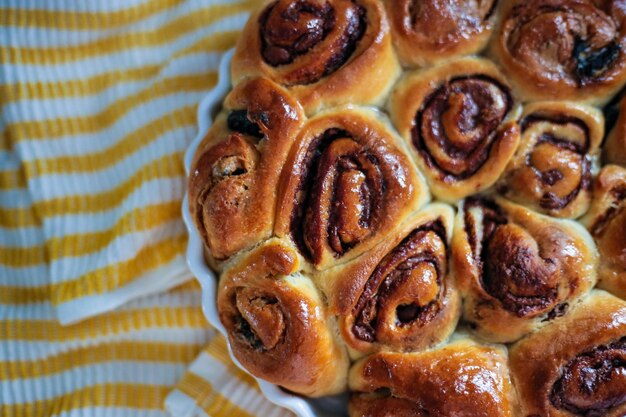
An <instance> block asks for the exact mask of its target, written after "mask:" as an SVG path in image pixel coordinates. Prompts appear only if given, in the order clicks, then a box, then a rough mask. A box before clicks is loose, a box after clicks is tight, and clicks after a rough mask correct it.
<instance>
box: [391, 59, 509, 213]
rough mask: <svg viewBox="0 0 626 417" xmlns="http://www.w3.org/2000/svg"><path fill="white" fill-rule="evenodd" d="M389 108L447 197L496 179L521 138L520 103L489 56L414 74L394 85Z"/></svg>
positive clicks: (437, 191) (481, 187) (483, 186)
mask: <svg viewBox="0 0 626 417" xmlns="http://www.w3.org/2000/svg"><path fill="white" fill-rule="evenodd" d="M389 109H390V113H391V118H392V120H393V122H394V124H395V126H396V127H397V128H398V130H399V132H400V134H401V135H402V137H403V138H404V139H405V140H406V141H407V142H409V143H411V144H412V147H413V149H414V150H415V151H416V154H417V162H418V164H419V166H420V168H421V170H422V172H423V173H424V174H425V176H426V178H427V180H428V182H429V184H430V187H431V189H432V192H433V194H434V195H435V196H436V197H437V198H439V199H440V200H443V201H449V202H451V201H456V200H458V199H461V198H463V197H466V196H468V195H470V194H472V193H476V192H479V191H481V190H484V189H486V188H488V187H490V186H491V185H493V183H495V182H496V180H497V179H498V177H499V176H500V174H501V173H502V171H504V168H505V167H506V165H507V163H508V162H509V160H510V159H511V157H512V156H513V153H514V152H515V149H516V148H517V146H518V143H519V138H520V129H519V126H518V124H517V122H516V119H517V117H518V116H519V114H520V111H521V108H520V106H519V104H517V103H516V102H515V100H514V98H513V96H512V95H511V91H510V89H509V87H508V85H507V82H506V80H505V78H504V77H503V76H502V74H501V73H500V72H499V71H498V69H497V68H496V67H495V65H493V64H492V63H491V62H489V61H487V60H484V59H479V58H466V59H461V60H457V61H454V62H450V63H448V64H445V65H442V66H439V67H434V68H431V69H428V70H424V71H418V72H414V73H411V74H409V75H408V76H406V77H405V78H404V79H403V80H401V81H400V82H399V83H398V85H397V86H396V87H395V88H394V91H393V93H392V96H391V101H390V103H389Z"/></svg>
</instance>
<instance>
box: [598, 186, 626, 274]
mask: <svg viewBox="0 0 626 417" xmlns="http://www.w3.org/2000/svg"><path fill="white" fill-rule="evenodd" d="M609 196H610V198H611V204H610V205H609V206H608V207H607V209H606V211H605V212H604V213H603V214H602V215H601V216H599V217H598V219H597V220H596V221H595V222H594V224H593V225H592V227H591V233H592V234H593V237H594V238H595V240H596V244H597V245H598V248H599V249H600V253H601V254H602V260H603V262H606V263H609V264H611V265H614V266H617V267H619V268H621V269H622V270H626V250H625V248H626V186H618V187H615V188H613V189H611V191H610V192H609Z"/></svg>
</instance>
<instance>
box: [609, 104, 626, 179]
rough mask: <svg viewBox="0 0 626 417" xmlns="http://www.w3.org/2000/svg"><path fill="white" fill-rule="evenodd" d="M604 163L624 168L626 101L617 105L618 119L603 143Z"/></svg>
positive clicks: (625, 163)
mask: <svg viewBox="0 0 626 417" xmlns="http://www.w3.org/2000/svg"><path fill="white" fill-rule="evenodd" d="M604 161H605V162H606V163H609V164H618V165H621V166H623V167H626V99H622V100H621V102H620V104H619V117H618V118H617V121H616V122H615V126H613V129H612V130H611V133H609V136H608V137H607V138H606V141H605V142H604Z"/></svg>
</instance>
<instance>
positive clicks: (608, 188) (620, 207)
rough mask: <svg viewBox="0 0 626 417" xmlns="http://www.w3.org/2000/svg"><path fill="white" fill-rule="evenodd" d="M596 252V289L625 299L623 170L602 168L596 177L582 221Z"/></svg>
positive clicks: (625, 194)
mask: <svg viewBox="0 0 626 417" xmlns="http://www.w3.org/2000/svg"><path fill="white" fill-rule="evenodd" d="M582 222H583V224H585V225H586V226H587V228H588V229H589V231H590V232H591V235H592V236H593V238H594V239H595V241H596V245H597V246H598V251H599V252H600V267H599V268H598V280H599V283H598V286H599V287H600V288H603V289H605V290H607V291H610V292H612V293H613V294H615V295H617V296H619V297H622V298H625V299H626V169H625V168H621V167H618V166H617V165H607V166H605V167H604V168H603V169H602V171H600V174H599V175H598V177H597V178H596V181H595V184H594V188H593V202H592V203H591V209H590V210H589V213H587V215H586V216H585V217H584V218H583V219H582Z"/></svg>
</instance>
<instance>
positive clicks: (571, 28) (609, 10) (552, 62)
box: [503, 0, 623, 86]
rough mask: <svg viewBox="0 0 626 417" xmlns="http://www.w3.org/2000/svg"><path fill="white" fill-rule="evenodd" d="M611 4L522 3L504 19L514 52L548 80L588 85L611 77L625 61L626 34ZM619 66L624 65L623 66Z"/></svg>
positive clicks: (558, 0)
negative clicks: (623, 43) (623, 60)
mask: <svg viewBox="0 0 626 417" xmlns="http://www.w3.org/2000/svg"><path fill="white" fill-rule="evenodd" d="M610 4H611V3H602V2H595V1H593V2H592V1H588V0H586V1H570V0H551V1H544V0H541V1H540V0H533V1H528V2H521V3H520V4H519V5H517V6H515V7H514V8H513V9H512V12H511V14H510V15H509V17H508V19H507V20H506V21H505V22H504V25H503V28H504V36H505V40H506V47H507V49H508V51H509V53H510V54H511V55H512V56H513V57H515V58H516V59H517V61H518V62H520V63H521V64H522V65H523V66H524V67H526V68H528V70H529V71H532V72H533V73H535V74H538V75H540V76H541V77H542V78H545V79H547V80H563V81H565V82H567V83H568V84H572V85H577V86H585V85H588V84H593V83H597V82H602V81H603V80H604V79H607V78H609V77H610V74H611V73H612V71H613V69H615V68H618V67H619V65H618V63H620V62H621V61H622V59H623V51H622V47H621V43H622V39H623V34H622V33H621V30H622V28H621V27H620V22H619V17H615V16H613V14H614V13H615V12H616V10H617V8H614V7H613V6H610ZM618 70H619V68H618Z"/></svg>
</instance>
